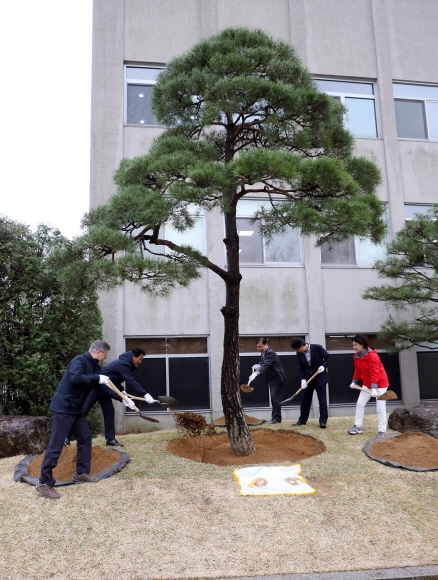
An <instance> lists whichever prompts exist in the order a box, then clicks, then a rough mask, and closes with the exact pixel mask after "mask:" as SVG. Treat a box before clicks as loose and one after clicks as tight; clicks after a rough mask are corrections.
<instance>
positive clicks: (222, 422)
mask: <svg viewBox="0 0 438 580" xmlns="http://www.w3.org/2000/svg"><path fill="white" fill-rule="evenodd" d="M245 419H246V422H247V423H248V425H251V423H260V419H257V417H251V415H245ZM213 425H225V417H224V416H223V415H222V417H219V419H216V421H213Z"/></svg>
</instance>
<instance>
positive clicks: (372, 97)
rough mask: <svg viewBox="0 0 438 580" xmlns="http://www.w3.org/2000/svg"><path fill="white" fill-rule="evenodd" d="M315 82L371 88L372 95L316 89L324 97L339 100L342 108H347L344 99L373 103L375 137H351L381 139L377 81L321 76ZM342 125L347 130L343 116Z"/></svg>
mask: <svg viewBox="0 0 438 580" xmlns="http://www.w3.org/2000/svg"><path fill="white" fill-rule="evenodd" d="M314 80H315V81H333V82H336V81H338V82H343V83H350V84H357V85H359V84H368V85H371V86H372V95H368V94H365V93H347V92H338V91H326V90H324V89H321V88H320V87H318V89H319V90H320V91H321V92H323V93H325V94H326V95H330V96H331V97H337V98H339V100H340V102H341V103H342V105H344V107H346V108H347V109H348V107H347V105H346V103H345V99H346V98H353V99H368V100H371V101H374V115H375V123H376V136H375V137H360V136H356V135H353V137H354V138H355V139H374V140H375V139H381V138H382V137H381V129H380V126H381V123H380V108H379V106H378V104H379V99H378V94H377V90H376V89H377V81H376V80H370V79H354V80H353V79H351V78H348V79H347V78H335V77H321V76H316V77H314ZM344 124H345V127H346V128H347V129H348V127H347V121H346V115H344Z"/></svg>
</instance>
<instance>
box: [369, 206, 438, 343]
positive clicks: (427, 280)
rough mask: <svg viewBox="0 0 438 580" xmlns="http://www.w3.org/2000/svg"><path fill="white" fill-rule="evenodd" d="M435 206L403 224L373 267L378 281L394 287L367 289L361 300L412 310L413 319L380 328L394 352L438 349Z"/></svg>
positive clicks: (437, 213)
mask: <svg viewBox="0 0 438 580" xmlns="http://www.w3.org/2000/svg"><path fill="white" fill-rule="evenodd" d="M437 220H438V206H434V208H433V209H431V210H430V212H429V213H428V214H426V215H416V216H415V220H412V221H409V222H406V224H405V226H404V228H403V229H402V230H401V231H399V232H398V233H397V235H396V237H395V240H394V242H393V243H392V244H390V245H389V246H388V254H389V255H388V258H387V259H386V260H384V261H379V262H377V263H376V265H375V268H376V269H377V271H378V272H379V277H380V278H386V279H389V280H392V281H393V282H395V284H394V283H393V284H383V285H382V286H373V287H371V288H368V289H367V290H366V292H365V294H364V298H370V299H372V300H379V301H381V302H386V304H387V306H388V307H393V308H395V309H396V310H404V309H406V307H407V306H415V307H416V308H415V313H416V314H415V315H414V319H413V320H411V321H401V322H397V321H395V320H394V318H393V317H392V316H389V317H388V318H387V320H386V321H385V322H384V324H383V325H382V328H381V334H382V336H383V337H385V338H391V339H394V340H395V341H397V343H396V346H395V347H394V348H393V350H402V349H404V348H408V347H410V346H413V345H417V346H424V347H426V348H429V349H431V350H436V349H438V221H437Z"/></svg>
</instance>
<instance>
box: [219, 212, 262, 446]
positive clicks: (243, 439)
mask: <svg viewBox="0 0 438 580" xmlns="http://www.w3.org/2000/svg"><path fill="white" fill-rule="evenodd" d="M225 232H226V233H225V235H226V237H225V240H224V243H225V246H226V249H227V266H228V268H227V270H228V274H229V277H227V280H226V282H225V287H226V303H225V306H224V307H223V308H222V310H221V311H222V314H223V317H224V325H225V328H224V357H223V361H222V377H221V395H222V407H223V411H224V417H225V424H226V426H227V433H228V438H229V440H230V444H231V449H232V450H233V452H234V453H235V454H236V455H239V456H246V455H251V453H254V450H255V447H254V442H253V440H252V438H251V433H250V431H249V428H248V425H247V423H246V419H245V414H244V412H243V407H242V401H241V399H240V390H239V379H240V362H239V295H240V280H241V278H242V276H241V275H240V272H239V236H238V235H237V227H236V213H235V210H234V209H233V210H231V211H230V212H225Z"/></svg>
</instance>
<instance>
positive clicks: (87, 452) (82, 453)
mask: <svg viewBox="0 0 438 580" xmlns="http://www.w3.org/2000/svg"><path fill="white" fill-rule="evenodd" d="M51 415H52V433H51V435H50V441H49V446H48V447H47V450H46V453H45V455H44V460H43V463H42V465H41V476H40V482H41V483H46V484H47V485H50V487H53V486H54V485H55V483H56V480H55V479H54V478H53V475H52V471H53V469H54V468H55V467H56V465H57V463H58V459H59V457H60V455H61V453H62V449H63V447H64V440H65V438H66V437H67V434H68V433H69V432H71V433H72V434H73V436H74V437H75V439H76V441H77V443H78V445H77V459H76V472H77V473H78V474H79V475H81V474H82V473H90V465H91V439H92V436H91V431H90V428H89V426H88V423H87V421H86V419H85V417H83V416H82V415H67V414H66V413H55V412H54V411H52V413H51Z"/></svg>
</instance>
